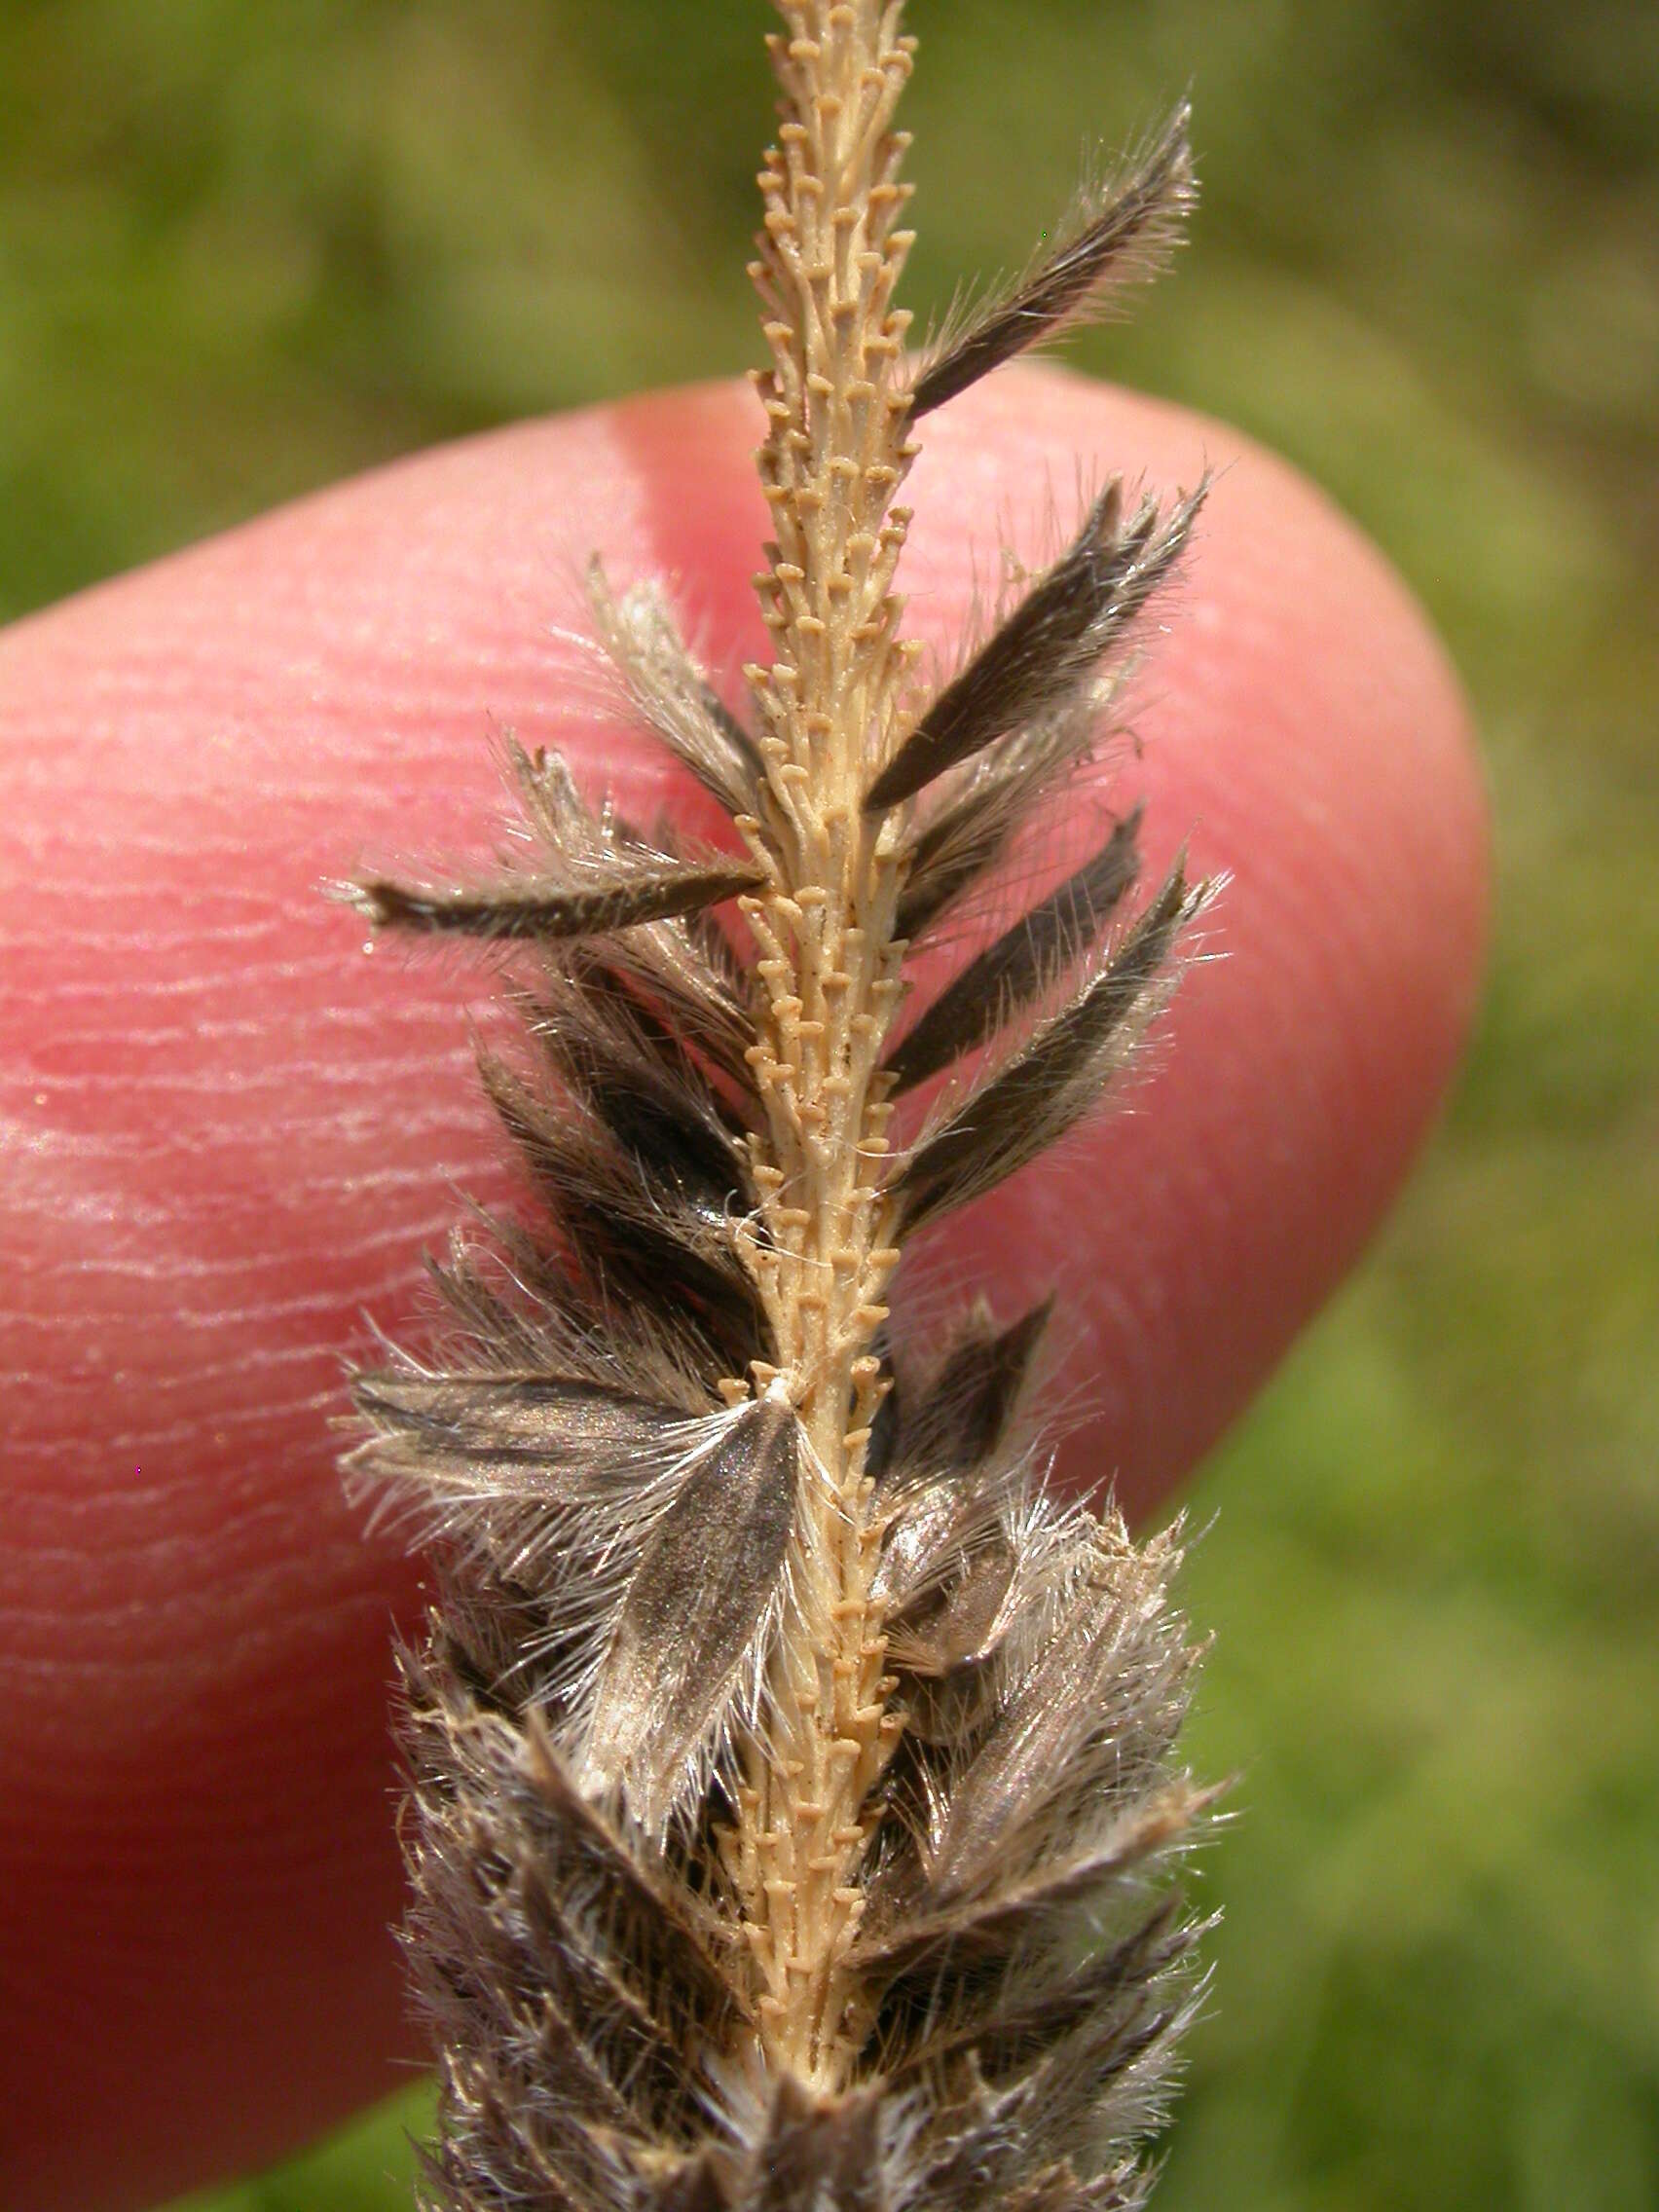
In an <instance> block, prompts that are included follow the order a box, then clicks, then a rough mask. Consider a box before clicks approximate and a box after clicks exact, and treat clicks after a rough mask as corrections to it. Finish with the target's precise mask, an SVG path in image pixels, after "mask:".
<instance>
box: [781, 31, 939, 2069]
mask: <svg viewBox="0 0 1659 2212" xmlns="http://www.w3.org/2000/svg"><path fill="white" fill-rule="evenodd" d="M782 13H783V15H784V17H785V19H786V21H787V23H788V25H789V30H788V33H787V34H786V35H783V36H780V37H777V38H775V39H774V40H773V42H772V45H773V59H774V63H775V66H776V68H777V71H778V76H779V79H780V82H781V84H782V87H783V93H784V102H783V112H784V120H783V123H782V124H781V127H780V129H779V132H778V145H777V146H776V148H774V149H773V150H772V151H771V152H770V154H769V155H768V157H767V163H766V168H765V171H764V173H763V175H762V178H761V184H762V189H763V191H764V194H765V210H766V211H765V235H764V237H763V239H762V241H761V258H760V259H759V260H758V261H757V262H756V264H755V265H754V269H753V274H754V276H755V278H756V284H757V286H758V287H759V290H760V293H761V297H762V299H763V301H764V303H765V307H766V311H767V320H766V325H765V329H766V337H767V340H768V343H769V344H770V347H771V350H772V356H773V366H772V368H771V370H770V371H769V372H766V373H764V374H763V375H762V376H761V377H760V378H759V380H758V384H759V389H760V393H761V397H762V400H763V402H764V404H765V408H766V414H767V419H768V434H767V438H766V442H765V445H764V447H763V449H762V451H761V454H760V473H761V478H762V482H763V485H764V488H765V493H766V497H767V499H768V501H769V502H770V505H771V509H772V518H773V529H774V533H775V539H776V542H775V544H774V545H772V546H771V547H769V548H768V551H769V553H770V555H771V567H770V569H769V570H768V571H766V572H765V573H764V574H763V575H762V576H761V577H759V578H758V579H757V586H758V589H759V592H760V598H761V605H762V609H763V611H764V614H765V619H766V621H767V623H768V625H769V627H770V628H771V630H772V632H773V635H774V638H775V641H776V659H775V661H774V663H773V665H772V667H771V668H770V669H765V670H762V669H758V668H756V669H752V670H751V671H750V676H751V681H752V682H754V684H755V686H756V693H757V695H758V697H759V699H760V701H761V704H762V706H763V709H764V712H765V716H766V732H765V735H764V736H763V737H762V739H761V750H762V753H763V755H764V757H765V761H766V768H767V779H768V789H767V791H766V792H765V793H764V794H763V796H762V801H761V814H760V816H759V818H758V819H757V820H756V821H755V822H753V823H751V824H746V825H744V827H745V828H746V829H747V830H749V832H750V834H751V835H752V837H753V839H754V841H755V843H756V849H757V850H758V851H760V852H761V853H762V854H763V856H764V859H765V861H766V865H767V867H768V871H769V873H770V875H771V878H772V882H771V886H770V887H769V888H768V889H767V890H766V891H765V892H763V893H761V894H759V895H758V896H757V897H756V899H754V900H752V901H747V902H745V905H746V910H747V911H748V913H749V917H750V920H751V923H752V926H753V927H754V929H755V932H756V939H757V941H758V945H759V951H760V959H759V964H758V967H759V974H760V977H761V978H762V981H763V983H764V985H765V990H766V996H767V1010H766V1014H765V1016H764V1018H763V1020H762V1022H761V1025H760V1034H761V1043H760V1044H759V1045H758V1046H757V1047H756V1051H755V1052H754V1054H753V1055H752V1057H753V1058H754V1060H755V1064H756V1074H757V1077H758V1079H759V1081H760V1085H761V1088H762V1093H763V1096H764V1099H765V1103H766V1121H767V1129H766V1136H765V1138H764V1139H762V1140H759V1141H758V1142H757V1147H756V1177H757V1181H758V1183H759V1186H760V1191H761V1216H762V1229H763V1233H764V1234H763V1238H761V1239H757V1240H756V1250H755V1254H754V1257H755V1259H756V1271H757V1273H758V1275H759V1279H760V1283H761V1288H762V1295H763V1296H764V1299H765V1302H766V1305H767V1308H768V1310H769V1313H770V1316H771V1320H772V1324H773V1328H774V1330H775V1332H776V1336H777V1341H778V1345H779V1367H778V1373H779V1376H780V1377H781V1378H782V1383H783V1386H784V1387H785V1388H786V1389H787V1390H788V1392H789V1395H790V1397H791V1398H792V1400H793V1402H794V1404H795V1405H796V1407H797V1409H798V1412H799V1415H800V1419H801V1422H802V1425H803V1427H804V1429H805V1432H806V1436H807V1438H808V1440H809V1442H810V1445H811V1448H812V1456H813V1460H814V1461H815V1463H814V1464H809V1465H808V1467H807V1468H806V1470H805V1471H804V1474H803V1479H802V1484H801V1500H802V1502H801V1513H800V1525H799V1528H798V1530H797V1541H796V1544H795V1547H794V1563H793V1585H792V1597H791V1604H790V1610H789V1612H788V1614H787V1616H786V1620H785V1624H784V1629H783V1634H782V1636H781V1638H780V1641H779V1648H778V1653H777V1658H776V1661H775V1663H774V1667H773V1670H772V1675H771V1677H770V1683H769V1697H768V1700H767V1711H766V1714H765V1726H764V1735H763V1741H760V1742H757V1743H756V1745H754V1746H753V1747H752V1749H751V1752H750V1755H749V1758H748V1760H747V1774H746V1787H745V1788H744V1790H743V1803H742V1806H741V1817H740V1823H739V1836H738V1839H737V1840H738V1865H737V1872H738V1879H739V1885H740V1888H741V1890H742V1892H743V1896H744V1902H745V1910H746V1915H747V1923H746V1933H747V1935H748V1936H749V1939H750V1942H751V1945H752V1948H753V1952H754V1958H755V1964H756V1973H757V1978H758V1981H759V1985H760V1989H759V2000H758V2008H757V2017H758V2020H759V2038H760V2044H761V2047H762V2051H763V2054H764V2056H765V2058H766V2060H767V2062H768V2063H769V2064H770V2065H771V2066H773V2067H776V2068H781V2069H788V2070H789V2071H791V2072H793V2073H794V2074H796V2075H798V2076H800V2077H802V2078H804V2079H806V2080H808V2081H812V2082H814V2083H818V2084H820V2085H821V2086H824V2087H827V2088H828V2087H833V2086H835V2085H837V2084H838V2083H841V2082H843V2081H844V2080H845V2079H846V2077H847V2074H848V2071H849V2068H850V2062H851V2058H852V2055H853V2046H852V2042H851V2041H850V2039H849V2037H848V2035H847V2033H846V2027H845V2023H844V2021H843V2014H844V2012H845V2010H846V2004H847V1992H846V1990H845V1989H844V1988H843V1987H842V1985H841V1976H840V1973H839V1962H840V1960H841V1958H842V1956H843V1955H844V1953H845V1950H846V1948H847V1945H848V1943H849V1941H850V1940H851V1936H852V1933H853V1930H854V1929H855V1927H856V1924H857V1919H858V1914H859V1911H860V1898H859V1893H858V1889H857V1886H856V1881H855V1877H856V1874H857V1869H858V1864H859V1861H860V1857H861V1855H862V1852H863V1849H864V1844H865V1839H866V1827H865V1825H864V1823H863V1821H862V1819H861V1809H862V1807H863V1805H864V1802H865V1800H866V1796H867V1794H868V1792H869V1789H870V1788H871V1786H872V1784H873V1783H874V1781H875V1780H876V1778H877V1776H878V1774H879V1772H880V1769H881V1765H882V1763H883V1760H884V1758H885V1755H886V1751H887V1748H888V1746H889V1744H890V1742H891V1740H892V1738H893V1736H894V1734H895V1732H896V1729H897V1725H898V1723H897V1720H896V1719H895V1718H894V1717H892V1716H890V1715H889V1714H887V1712H886V1694H887V1690H888V1687H889V1685H888V1683H887V1680H886V1677H885V1668H884V1661H885V1652H886V1646H885V1642H884V1640H883V1638H882V1634H881V1622H880V1619H879V1616H878V1613H877V1611H876V1610H875V1609H874V1608H873V1607H872V1605H871V1603H870V1582H871V1577H872V1573H873V1569H874V1566H875V1555H876V1551H877V1547H878V1543H879V1531H878V1530H876V1529H874V1528H873V1527H872V1526H871V1525H870V1515H869V1511H868V1500H867V1492H868V1489H869V1485H868V1483H867V1481H866V1477H865V1472H864V1447H865V1442H866V1435H867V1432H868V1424H869V1420H870V1418H871V1416H872V1414H873V1413H874V1410H875V1406H876V1404H877V1402H878V1389H879V1385H878V1382H877V1361H876V1358H875V1357H874V1355H873V1354H872V1351H871V1344H872V1340H873V1338H874V1337H875V1334H876V1332H877V1330H878V1329H879V1328H880V1326H881V1324H882V1322H883V1321H884V1320H885V1318H886V1309H885V1307H884V1305H883V1303H882V1299H883V1293H884V1291H885V1288H886V1284H887V1278H888V1276H889V1274H890V1273H891V1272H892V1269H893V1266H894V1265H895V1263H896V1261H897V1257H898V1255H897V1253H896V1252H894V1251H892V1250H891V1249H889V1248H888V1247H887V1246H886V1244H885V1242H884V1241H883V1238H882V1225H883V1224H882V1216H883V1199H882V1183H883V1179H884V1161H885V1154H886V1135H885V1131H886V1123H887V1116H888V1108H887V1106H886V1104H885V1101H884V1093H885V1089H886V1083H885V1079H884V1078H883V1077H882V1076H881V1075H880V1074H879V1072H878V1068H879V1060H880V1054H881V1048H882V1040H883V1037H884V1035H885V1032H886V1029H887V1025H888V1021H889V1019H890V1017H891V1014H892V1012H893V1009H894V1006H895V1003H896V1001H897V998H898V994H899V990H900V981H899V969H900V962H901V959H902V955H903V946H902V945H901V944H899V943H897V942H895V940H894V936H893V929H894V913H895V909H896V905H897V900H898V894H899V889H900V868H899V866H898V864H897V862H896V859H895V839H894V836H893V833H892V832H891V830H889V831H887V832H886V833H885V834H883V833H880V832H879V830H878V825H877V824H876V823H872V821H871V819H870V818H869V817H867V816H866V814H865V812H864V809H863V803H862V802H863V795H864V793H865V791H866V789H867V786H868V783H869V780H870V777H871V774H872V773H873V770H874V768H875V767H876V766H878V765H879V764H880V763H881V761H883V760H884V759H885V758H886V756H887V755H888V752H889V751H890V749H891V747H892V744H893V741H894V735H895V721H896V717H897V715H898V712H899V704H898V702H899V691H900V686H901V682H902V680H903V672H904V668H905V666H906V664H907V661H908V657H909V655H908V650H907V648H906V647H905V646H904V645H902V644H900V643H899V641H898V640H897V639H896V637H895V629H896V624H897V620H898V613H899V608H898V603H897V601H896V600H895V599H894V597H893V596H892V592H891V585H892V580H893V573H894V568H895V565H896V563H897V560H898V556H899V551H900V548H901V546H902V544H903V538H904V530H905V525H906V523H907V521H908V516H907V514H906V513H905V512H904V510H903V509H897V508H894V507H893V506H892V499H893V495H894V493H895V491H896V490H897V488H898V486H899V484H900V482H901V481H902V479H903V475H904V472H905V469H906V467H907V465H908V461H909V458H910V452H911V450H912V449H911V448H910V447H909V446H908V444H907V442H906V439H905V419H906V406H905V400H904V396H903V392H902V391H899V390H895V389H894V388H893V374H894V369H895V365H896V363H897V362H898V360H899V357H900V354H901V351H902V348H903V332H904V326H905V321H906V319H907V318H906V317H904V316H903V314H901V313H896V312H895V311H894V310H893V309H892V307H891V305H890V303H891V297H892V292H893V286H894V283H895V280H896V279H897V276H898V274H899V271H900V268H901V266H902V264H903V257H904V252H905V249H906V247H907V246H908V244H909V238H908V235H907V234H906V233H904V232H903V231H901V230H898V229H897V228H896V227H895V223H896V218H897V216H898V214H899V211H900V209H901V207H902V206H903V200H904V197H905V192H906V188H905V187H903V186H902V185H900V184H899V183H898V182H897V180H896V171H897V168H898V165H899V159H900V156H901V154H902V153H903V143H904V142H903V139H902V138H900V137H899V136H897V135H896V134H894V133H893V132H892V131H891V130H890V129H889V123H890V118H891V114H892V109H893V105H894V102H895V100H896V99H897V97H898V95H899V92H900V91H901V89H902V88H903V83H904V80H905V78H906V77H907V75H908V73H909V67H910V48H911V44H912V42H910V41H908V40H901V39H900V38H899V37H898V35H897V25H898V16H899V10H898V8H897V6H888V7H881V6H877V5H871V4H869V0H862V4H859V5H834V6H832V5H830V4H829V0H816V4H807V5H801V6H784V7H783V9H782ZM757 1380H758V1381H759V1382H761V1383H764V1382H766V1381H769V1380H770V1378H768V1377H766V1376H764V1375H762V1376H761V1377H760V1378H758V1379H757Z"/></svg>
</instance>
